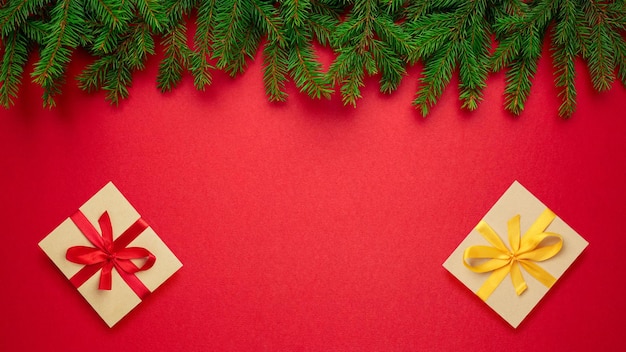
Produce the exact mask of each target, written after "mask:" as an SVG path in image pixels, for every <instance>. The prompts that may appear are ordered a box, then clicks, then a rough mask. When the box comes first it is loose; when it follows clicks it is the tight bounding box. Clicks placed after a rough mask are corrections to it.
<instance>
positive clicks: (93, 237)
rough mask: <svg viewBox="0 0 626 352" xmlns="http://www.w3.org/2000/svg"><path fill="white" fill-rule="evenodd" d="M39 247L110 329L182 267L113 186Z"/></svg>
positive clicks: (103, 191) (92, 199) (67, 221)
mask: <svg viewBox="0 0 626 352" xmlns="http://www.w3.org/2000/svg"><path fill="white" fill-rule="evenodd" d="M39 247H41V249H42V250H43V251H44V252H45V253H46V254H47V255H48V257H50V259H51V260H52V261H53V262H54V264H56V266H57V267H58V268H59V269H60V270H61V272H62V273H63V274H64V275H65V276H66V277H67V278H68V279H69V280H70V282H71V283H72V284H73V285H74V286H75V287H76V288H77V289H78V291H79V292H80V293H81V294H82V295H83V297H85V299H86V300H87V302H89V304H90V305H91V306H92V307H93V309H94V310H95V311H96V312H97V313H98V314H99V315H100V317H102V319H103V320H104V321H105V322H106V324H107V325H109V326H113V325H115V324H116V323H117V322H118V321H119V320H120V319H122V318H123V317H124V316H125V315H126V314H128V312H130V311H131V310H132V309H133V308H134V307H136V306H137V305H138V304H139V303H141V301H142V300H143V299H145V298H146V296H147V295H149V294H150V293H151V292H153V291H154V290H155V289H156V288H157V287H159V286H160V285H161V284H162V283H163V282H165V281H166V280H167V279H168V278H169V277H170V276H172V275H173V274H174V273H175V272H176V271H177V270H178V269H180V268H181V267H182V264H181V262H180V261H179V260H178V258H176V256H175V255H174V254H173V253H172V251H171V250H170V249H169V248H168V247H167V246H166V245H165V243H163V241H162V240H161V239H160V238H159V236H157V234H156V233H155V232H154V230H153V229H152V228H151V227H150V226H149V225H148V223H147V222H146V221H145V220H144V219H143V218H141V216H140V215H139V213H138V212H137V211H136V210H135V208H133V206H132V205H131V204H130V203H129V202H128V200H127V199H126V198H125V197H124V196H123V195H122V193H121V192H120V191H119V190H118V189H117V188H116V187H115V185H113V183H111V182H109V183H108V184H107V185H105V186H104V187H103V188H102V189H101V190H100V191H98V192H97V193H96V194H95V195H94V196H93V197H91V199H89V200H88V201H87V202H86V203H85V204H84V205H83V206H81V207H80V209H79V210H78V211H76V212H75V213H74V214H72V215H71V216H70V217H69V218H67V219H66V220H65V221H63V222H62V223H61V224H60V225H59V226H58V227H57V228H56V229H54V230H53V231H52V232H51V233H50V234H49V235H48V236H46V237H45V238H44V239H43V240H42V241H41V242H40V243H39Z"/></svg>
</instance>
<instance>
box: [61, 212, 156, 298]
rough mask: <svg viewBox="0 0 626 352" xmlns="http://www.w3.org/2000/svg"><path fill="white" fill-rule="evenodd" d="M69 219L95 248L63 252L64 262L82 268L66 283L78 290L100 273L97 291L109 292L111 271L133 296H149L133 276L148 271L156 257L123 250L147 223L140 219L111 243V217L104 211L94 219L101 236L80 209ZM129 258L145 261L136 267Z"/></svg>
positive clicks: (142, 250) (144, 251)
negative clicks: (96, 220)
mask: <svg viewBox="0 0 626 352" xmlns="http://www.w3.org/2000/svg"><path fill="white" fill-rule="evenodd" d="M70 219H72V221H73V222H74V224H76V227H78V229H79V230H80V231H81V232H82V233H83V235H85V237H86V238H87V239H88V240H89V242H91V244H93V245H94V246H95V247H85V246H75V247H70V248H69V249H68V250H67V253H66V254H65V258H67V260H69V261H71V262H73V263H77V264H84V265H85V267H83V268H82V269H81V270H80V271H78V272H77V273H76V274H75V275H74V276H72V277H71V278H70V282H71V283H72V284H73V285H74V286H75V287H76V288H78V287H80V286H81V285H82V284H84V283H85V281H87V280H88V279H89V278H90V277H92V276H93V275H94V274H95V273H97V272H98V271H99V270H101V272H100V284H99V286H98V288H99V289H100V290H110V289H111V272H112V271H113V268H115V269H117V272H118V273H119V274H120V276H121V277H122V279H123V280H124V281H125V282H126V283H127V284H128V286H130V288H131V289H132V290H133V291H134V292H135V293H136V294H137V296H139V297H140V298H141V299H144V298H145V297H146V296H147V295H148V294H149V293H150V290H148V288H147V287H146V286H145V285H144V284H143V283H142V282H141V281H140V280H139V279H138V278H137V276H135V273H136V272H138V271H144V270H148V269H150V268H151V267H152V266H153V265H154V262H155V261H156V257H155V256H154V254H152V253H150V251H148V250H147V249H145V248H140V247H128V248H126V246H127V245H128V244H129V243H130V242H132V241H133V240H134V239H135V238H137V236H139V235H140V234H141V233H142V232H143V231H144V230H145V229H146V228H147V227H148V224H147V223H146V222H145V221H143V219H139V220H137V221H136V222H135V223H134V224H132V225H131V226H130V227H129V228H128V229H127V230H126V231H124V233H122V234H121V235H120V236H119V237H118V238H117V239H116V240H115V241H113V227H112V226H111V218H110V217H109V213H108V212H106V211H105V212H104V213H103V214H102V215H101V216H100V218H99V219H98V224H99V225H100V229H101V231H102V235H101V234H100V233H99V232H98V230H96V228H95V227H94V226H93V225H92V224H91V222H89V220H87V218H86V217H85V215H84V214H83V213H82V212H81V211H80V210H79V211H77V212H76V213H75V214H74V215H72V216H71V217H70ZM131 259H145V260H146V261H145V262H144V263H143V265H142V266H140V267H138V266H137V265H135V263H133V262H132V261H131Z"/></svg>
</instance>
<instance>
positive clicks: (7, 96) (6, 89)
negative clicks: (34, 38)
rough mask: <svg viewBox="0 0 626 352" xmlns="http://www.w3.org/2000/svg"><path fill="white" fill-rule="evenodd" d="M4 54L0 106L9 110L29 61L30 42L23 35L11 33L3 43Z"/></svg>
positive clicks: (0, 73) (0, 80)
mask: <svg viewBox="0 0 626 352" xmlns="http://www.w3.org/2000/svg"><path fill="white" fill-rule="evenodd" d="M3 44H4V45H3V50H4V53H3V55H2V63H0V105H2V106H3V107H5V108H9V107H10V106H12V105H13V104H14V99H16V98H17V94H18V92H19V86H20V83H21V80H22V73H23V72H24V65H26V61H27V60H28V41H27V39H26V38H25V36H24V35H23V34H22V33H19V32H17V33H11V34H10V35H9V36H8V37H7V38H6V41H4V42H3Z"/></svg>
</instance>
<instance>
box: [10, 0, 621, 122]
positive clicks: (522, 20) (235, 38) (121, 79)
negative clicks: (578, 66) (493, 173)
mask: <svg viewBox="0 0 626 352" xmlns="http://www.w3.org/2000/svg"><path fill="white" fill-rule="evenodd" d="M192 21H195V23H191V22H192ZM189 24H191V26H193V27H195V30H193V31H189V30H188V29H187V27H188V25H189ZM625 32H626V3H625V1H624V0H618V1H598V0H534V1H524V0H282V1H275V0H274V1H270V0H0V39H1V40H0V58H1V60H2V62H1V63H0V104H1V105H2V106H4V107H6V108H8V107H10V106H11V105H12V104H13V103H14V100H15V99H16V98H18V93H19V86H20V83H21V82H22V80H23V79H26V78H24V71H25V68H26V67H25V66H26V64H27V62H28V59H29V56H31V54H33V53H35V52H36V53H38V56H36V58H37V59H36V62H35V64H34V67H33V69H32V72H30V77H31V78H32V80H33V81H34V82H35V83H36V84H38V85H40V86H41V87H42V88H43V104H44V106H48V107H51V106H54V103H55V101H54V99H55V96H57V95H58V94H60V93H61V90H62V86H63V83H64V82H65V76H66V70H67V66H68V64H69V62H70V61H71V55H72V53H73V52H74V51H75V50H77V49H79V48H81V49H82V50H86V51H88V52H89V53H90V54H91V55H92V56H93V57H94V61H93V62H92V63H90V64H89V65H88V66H87V67H85V68H84V70H83V71H82V73H81V74H80V75H79V76H78V77H77V80H78V85H79V87H80V88H81V89H83V90H86V91H95V90H104V91H105V92H106V99H107V100H109V101H110V102H111V103H113V104H117V103H118V102H119V100H120V99H123V98H126V97H127V96H128V94H129V93H128V87H129V86H130V85H131V78H132V72H133V71H136V70H142V69H143V68H144V66H145V63H146V60H147V58H148V56H149V55H154V54H155V41H160V42H161V44H162V48H163V58H162V61H161V62H160V65H159V72H158V76H157V79H156V81H157V86H158V87H159V89H161V90H162V91H164V92H166V91H169V90H171V89H173V88H174V87H175V86H176V85H177V84H178V83H179V82H180V80H181V78H182V75H183V74H184V72H188V73H190V74H191V75H192V76H193V82H194V85H195V87H196V88H197V89H199V90H204V89H205V87H206V86H208V85H210V84H211V75H212V72H213V71H214V70H223V71H224V72H226V73H228V74H229V75H231V76H233V77H234V76H237V75H239V74H241V73H242V72H243V71H244V70H245V69H246V65H247V63H248V61H249V60H251V59H252V58H253V57H254V56H255V54H256V53H257V51H258V50H262V51H263V55H262V56H263V80H264V85H265V91H266V93H267V98H268V99H269V100H270V101H284V100H286V98H287V94H286V92H285V83H286V82H287V81H288V80H292V81H293V82H294V83H295V85H296V86H297V87H298V89H299V90H300V91H301V92H303V93H306V94H307V95H309V96H311V97H313V98H322V97H323V98H329V97H330V96H331V94H332V93H333V92H334V90H335V89H339V91H340V93H341V97H342V99H343V102H344V103H345V104H350V105H356V103H357V100H358V99H359V98H361V92H360V90H361V88H362V87H363V85H364V79H365V78H366V76H372V75H377V77H379V78H380V91H381V92H383V93H390V92H393V91H394V90H395V89H396V88H397V87H398V85H399V84H400V81H401V80H402V79H403V78H404V77H405V76H406V69H407V67H408V66H410V65H414V64H416V63H417V62H422V63H423V70H422V74H421V77H420V78H419V84H418V91H417V93H416V97H415V100H414V102H413V104H414V105H415V107H416V108H417V109H418V110H419V111H420V112H421V114H423V115H424V116H426V115H427V114H428V113H429V111H430V109H431V108H432V107H433V105H435V103H436V102H437V100H438V99H439V98H440V96H441V94H442V92H443V90H444V88H445V87H446V86H447V85H448V84H449V83H450V80H451V78H452V75H453V74H454V72H456V71H458V78H459V99H460V100H461V102H462V107H463V108H464V109H468V110H474V109H476V108H477V107H478V104H479V102H480V101H481V100H482V91H483V89H484V88H485V86H486V83H485V82H486V80H487V76H488V75H489V73H490V72H498V71H502V70H504V71H505V72H506V88H505V91H504V95H505V108H506V109H507V110H508V111H510V112H512V113H513V114H516V115H517V114H520V113H521V112H522V110H523V109H524V103H525V102H526V100H527V98H528V95H529V93H530V89H531V85H532V79H533V76H534V74H535V73H536V70H537V62H538V60H539V58H540V57H541V53H542V49H543V45H544V44H543V43H544V41H549V46H550V55H551V57H552V63H553V66H554V76H555V80H554V83H555V85H556V87H557V88H558V90H559V96H560V98H561V101H562V104H561V106H560V108H559V115H560V116H563V117H569V116H571V115H572V113H573V112H574V111H575V108H576V88H575V84H574V82H575V76H576V72H575V61H576V60H578V58H580V59H582V60H584V62H585V63H586V66H587V68H588V70H589V72H590V76H591V80H592V83H593V87H594V88H595V89H596V90H597V91H606V90H609V89H610V88H611V86H612V85H613V83H614V81H615V80H616V79H618V80H619V81H621V83H622V84H624V85H626V41H625V39H624V38H625V37H624V34H625ZM315 42H317V43H318V44H319V45H322V46H327V47H330V48H331V49H332V50H333V51H334V52H335V54H336V56H335V58H334V60H333V61H332V63H331V65H330V67H329V69H328V70H327V72H324V70H322V65H321V63H320V62H319V61H318V59H317V57H316V54H315V49H314V45H316V44H314V43H315ZM33 55H34V54H33Z"/></svg>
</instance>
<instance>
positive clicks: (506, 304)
mask: <svg viewBox="0 0 626 352" xmlns="http://www.w3.org/2000/svg"><path fill="white" fill-rule="evenodd" d="M587 244H588V243H587V241H585V239H583V238H582V237H581V236H580V235H578V233H576V231H574V230H573V229H572V228H571V227H570V226H569V225H567V224H566V223H565V222H564V221H563V220H561V219H560V218H559V217H558V216H556V214H554V212H552V211H551V210H550V209H548V208H547V207H546V206H545V205H544V204H543V203H542V202H541V201H539V200H538V199H537V198H536V197H535V196H534V195H532V194H531V193H530V192H529V191H528V190H527V189H526V188H524V187H523V186H522V185H521V184H520V183H519V182H517V181H515V182H514V183H513V184H512V185H511V187H509V189H508V190H507V191H506V192H505V193H504V194H503V195H502V197H500V199H499V200H498V201H497V202H496V204H495V205H494V206H493V207H492V208H491V210H489V212H487V214H486V215H485V217H484V218H483V219H482V220H480V222H479V223H478V225H476V227H475V228H474V229H473V230H472V231H471V232H470V233H469V235H468V236H467V237H466V238H465V239H464V240H463V242H461V244H460V245H459V247H457V249H455V250H454V252H453V253H452V254H451V255H450V257H449V258H448V259H447V260H446V261H445V262H444V264H443V266H444V268H446V269H447V270H448V271H450V273H452V275H454V276H456V277H457V278H458V279H459V280H460V281H461V282H462V283H463V284H465V286H467V287H468V288H469V289H470V290H472V291H473V292H475V293H476V295H477V296H478V297H479V298H480V299H482V300H483V301H484V302H485V303H487V305H489V306H490V307H491V308H492V309H493V310H495V311H496V312H497V313H498V314H499V315H500V316H502V318H504V320H506V321H507V322H508V323H509V324H511V326H513V327H517V326H518V325H519V324H520V323H521V322H522V320H524V318H525V317H526V316H527V315H528V313H530V311H531V310H532V309H533V308H534V307H535V305H537V303H538V302H539V301H540V300H541V298H543V296H544V295H545V294H546V293H547V292H548V290H549V289H550V288H551V287H552V286H553V285H554V283H555V282H556V281H557V280H558V278H559V277H561V275H563V273H564V272H565V270H567V268H568V267H569V266H570V265H571V264H572V263H573V262H574V260H575V259H576V258H577V257H578V256H579V255H580V254H581V253H582V251H583V250H584V249H585V247H587Z"/></svg>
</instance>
